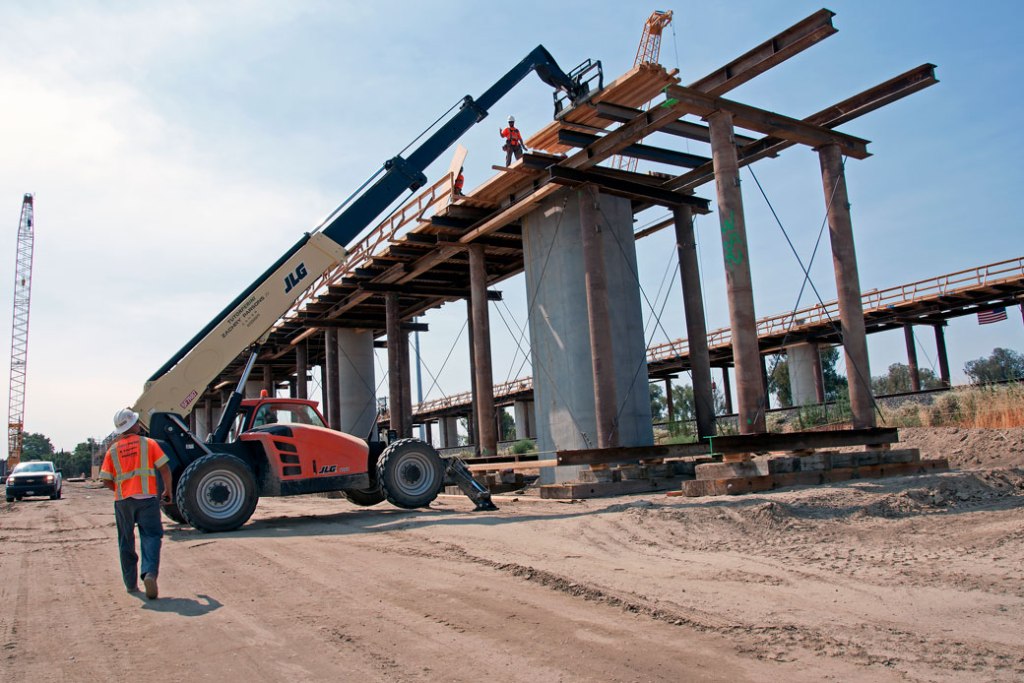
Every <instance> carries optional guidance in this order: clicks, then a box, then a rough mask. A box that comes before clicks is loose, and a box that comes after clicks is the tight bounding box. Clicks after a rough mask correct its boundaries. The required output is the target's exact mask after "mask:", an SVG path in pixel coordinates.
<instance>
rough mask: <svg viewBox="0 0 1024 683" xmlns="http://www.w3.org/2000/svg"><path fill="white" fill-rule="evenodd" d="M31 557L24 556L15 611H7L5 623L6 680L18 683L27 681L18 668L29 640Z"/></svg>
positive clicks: (16, 594)
mask: <svg viewBox="0 0 1024 683" xmlns="http://www.w3.org/2000/svg"><path fill="white" fill-rule="evenodd" d="M29 565H30V561H29V556H28V555H27V554H26V555H23V556H22V558H21V563H20V565H19V567H18V576H17V579H16V580H15V585H16V586H17V588H15V593H14V609H12V610H10V611H5V613H4V616H3V622H4V645H3V648H4V668H5V669H6V674H5V676H4V680H6V681H11V682H12V683H17V682H18V681H23V680H25V671H24V669H23V668H22V667H21V666H18V659H19V656H20V651H21V649H22V644H23V643H24V642H25V641H27V640H28V639H29V637H28V636H29V634H28V633H27V632H26V622H25V616H26V614H27V613H28V586H29V573H30V572H29Z"/></svg>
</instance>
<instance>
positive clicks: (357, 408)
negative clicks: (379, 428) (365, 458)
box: [336, 329, 377, 439]
mask: <svg viewBox="0 0 1024 683" xmlns="http://www.w3.org/2000/svg"><path fill="white" fill-rule="evenodd" d="M337 337H338V374H337V376H338V426H337V427H336V429H338V430H339V431H342V432H345V433H347V434H352V435H353V436H358V437H359V438H361V439H365V438H367V437H368V435H369V434H370V430H372V429H373V424H374V421H375V419H376V417H377V397H376V391H375V388H376V387H375V383H374V368H373V364H374V356H373V332H372V331H369V330H351V329H339V330H338V331H337Z"/></svg>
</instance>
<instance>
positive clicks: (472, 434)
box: [466, 298, 480, 455]
mask: <svg viewBox="0 0 1024 683" xmlns="http://www.w3.org/2000/svg"><path fill="white" fill-rule="evenodd" d="M466 323H467V324H466V338H467V340H468V341H469V394H470V397H471V398H470V401H469V409H470V410H469V416H468V418H467V419H466V439H467V440H468V443H470V444H473V446H475V448H474V449H473V450H474V451H475V452H476V454H477V455H480V441H479V440H478V439H477V438H476V434H477V429H476V425H477V422H478V421H479V420H480V410H479V406H477V403H476V359H475V358H474V357H473V349H475V348H476V346H475V344H474V339H475V338H474V336H473V300H472V298H470V299H466Z"/></svg>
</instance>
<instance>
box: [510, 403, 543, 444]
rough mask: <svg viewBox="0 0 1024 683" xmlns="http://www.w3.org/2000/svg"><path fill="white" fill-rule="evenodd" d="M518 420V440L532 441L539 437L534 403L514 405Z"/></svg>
mask: <svg viewBox="0 0 1024 683" xmlns="http://www.w3.org/2000/svg"><path fill="white" fill-rule="evenodd" d="M512 407H513V410H514V411H515V420H516V438H517V439H532V438H534V437H535V436H537V430H536V429H535V424H536V421H537V420H536V418H535V417H534V414H533V401H516V402H515V403H514V404H513V406H512Z"/></svg>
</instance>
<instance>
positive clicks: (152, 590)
mask: <svg viewBox="0 0 1024 683" xmlns="http://www.w3.org/2000/svg"><path fill="white" fill-rule="evenodd" d="M142 584H143V585H144V586H145V587H146V597H147V598H149V599H150V600H156V599H157V596H158V593H157V587H156V575H155V574H146V575H145V576H143V577H142Z"/></svg>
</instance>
